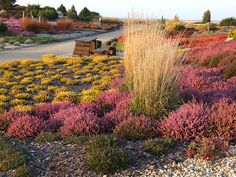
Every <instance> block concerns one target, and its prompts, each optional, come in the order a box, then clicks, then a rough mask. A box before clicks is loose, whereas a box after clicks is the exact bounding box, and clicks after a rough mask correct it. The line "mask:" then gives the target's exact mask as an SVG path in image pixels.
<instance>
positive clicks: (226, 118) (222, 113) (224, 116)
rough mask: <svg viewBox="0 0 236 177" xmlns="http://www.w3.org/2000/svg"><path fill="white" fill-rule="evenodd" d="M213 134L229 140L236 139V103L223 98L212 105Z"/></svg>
mask: <svg viewBox="0 0 236 177" xmlns="http://www.w3.org/2000/svg"><path fill="white" fill-rule="evenodd" d="M209 119H210V121H211V124H212V126H213V127H212V134H213V136H214V137H220V138H223V139H225V140H228V141H235V140H236V103H230V102H229V101H227V100H225V99H223V100H220V101H218V102H216V103H214V104H213V105H212V108H211V115H210V118H209Z"/></svg>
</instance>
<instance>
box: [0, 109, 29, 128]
mask: <svg viewBox="0 0 236 177" xmlns="http://www.w3.org/2000/svg"><path fill="white" fill-rule="evenodd" d="M26 115H27V114H26V113H25V112H20V111H17V110H15V109H10V110H9V111H6V112H4V113H3V114H1V115H0V131H6V130H7V128H8V127H9V125H10V124H11V123H12V122H13V121H15V120H16V119H18V118H21V117H24V116H26Z"/></svg>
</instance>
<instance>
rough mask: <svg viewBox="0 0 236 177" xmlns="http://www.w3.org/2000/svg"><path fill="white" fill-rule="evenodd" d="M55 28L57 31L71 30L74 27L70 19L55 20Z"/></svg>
mask: <svg viewBox="0 0 236 177" xmlns="http://www.w3.org/2000/svg"><path fill="white" fill-rule="evenodd" d="M56 29H57V30H58V31H71V30H73V29H74V25H73V21H72V20H70V19H59V20H57V24H56Z"/></svg>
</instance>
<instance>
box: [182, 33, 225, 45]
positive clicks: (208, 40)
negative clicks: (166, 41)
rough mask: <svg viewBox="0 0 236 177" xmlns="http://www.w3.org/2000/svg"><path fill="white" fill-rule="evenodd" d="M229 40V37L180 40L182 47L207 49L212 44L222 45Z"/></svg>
mask: <svg viewBox="0 0 236 177" xmlns="http://www.w3.org/2000/svg"><path fill="white" fill-rule="evenodd" d="M226 39H227V35H214V36H203V37H187V38H180V39H179V42H180V46H182V47H184V48H194V47H206V46H208V45H210V44H212V43H220V42H221V43H222V42H224V41H225V40H226Z"/></svg>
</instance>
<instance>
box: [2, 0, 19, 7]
mask: <svg viewBox="0 0 236 177" xmlns="http://www.w3.org/2000/svg"><path fill="white" fill-rule="evenodd" d="M15 3H16V0H0V9H10V8H12V7H13V5H14V4H15Z"/></svg>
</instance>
